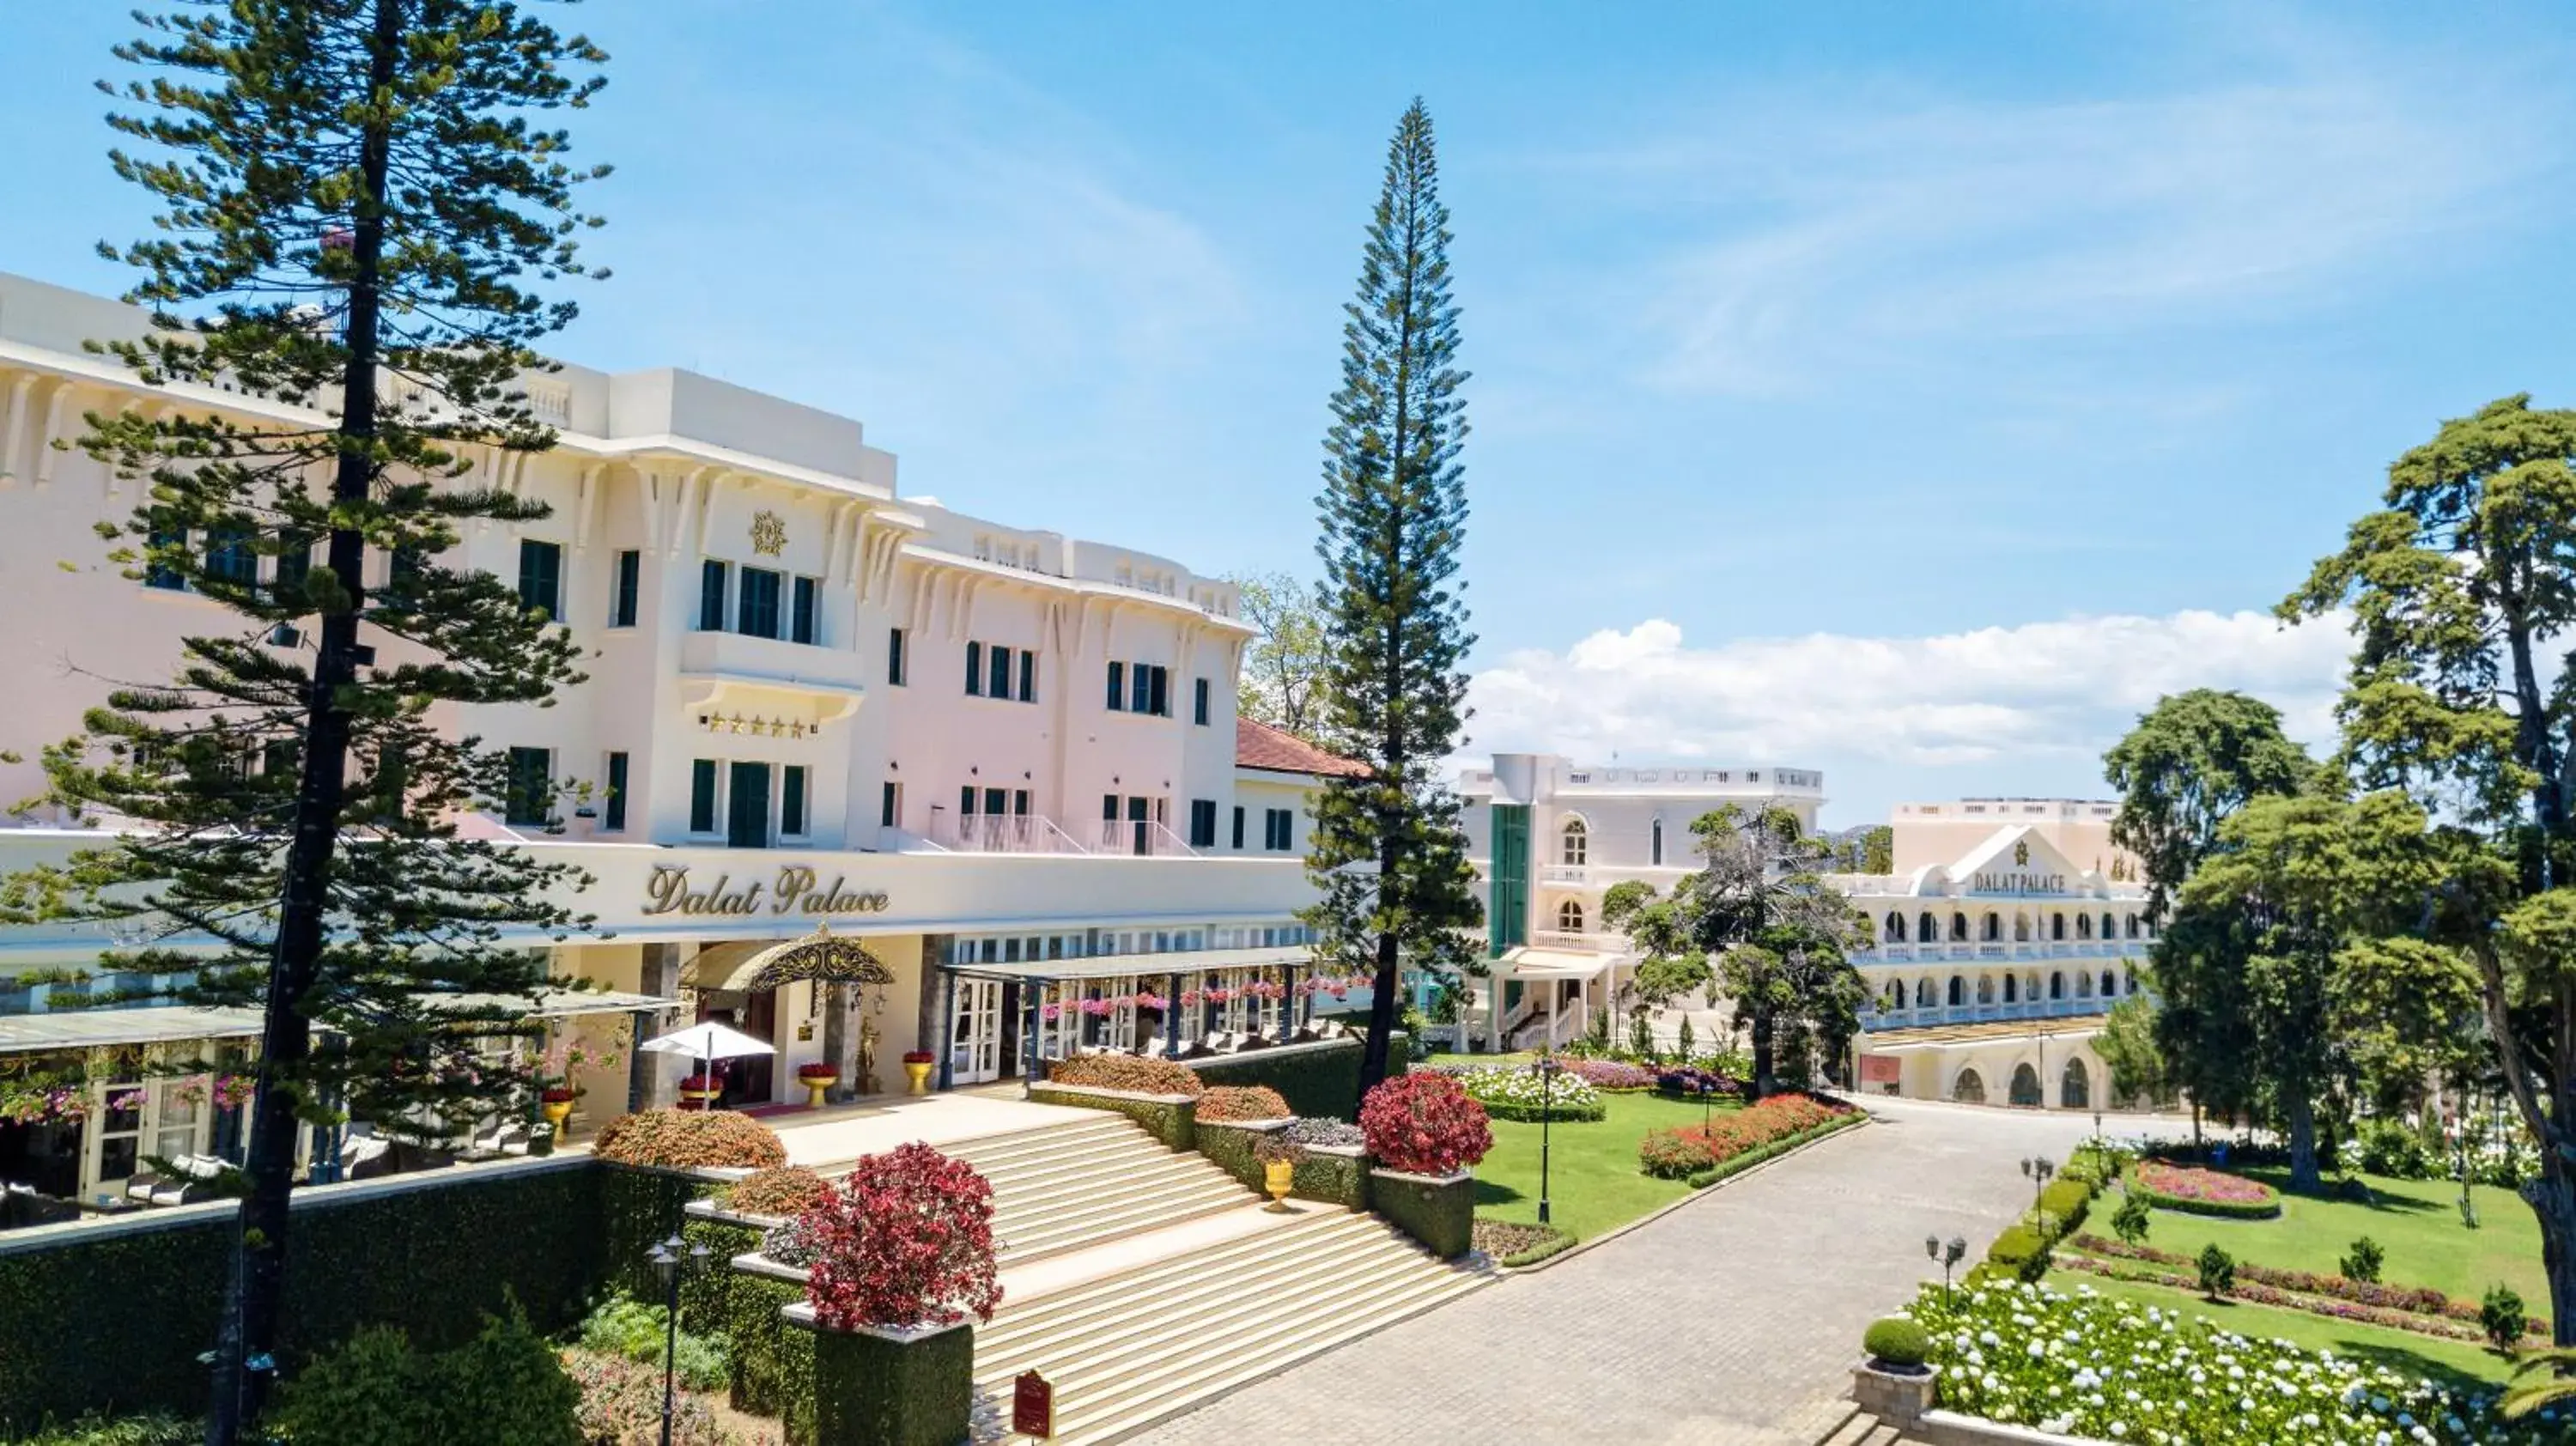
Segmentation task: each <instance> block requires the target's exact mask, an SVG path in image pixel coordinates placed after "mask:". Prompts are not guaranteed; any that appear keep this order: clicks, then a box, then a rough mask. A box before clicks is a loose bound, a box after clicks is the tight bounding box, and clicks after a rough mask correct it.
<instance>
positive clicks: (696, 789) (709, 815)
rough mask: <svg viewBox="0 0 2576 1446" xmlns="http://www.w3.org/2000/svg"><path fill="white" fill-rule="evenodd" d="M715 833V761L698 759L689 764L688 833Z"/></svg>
mask: <svg viewBox="0 0 2576 1446" xmlns="http://www.w3.org/2000/svg"><path fill="white" fill-rule="evenodd" d="M715 831H716V761H715V760H714V759H712V758H699V759H695V760H692V761H691V762H690V764H689V832H691V833H714V832H715Z"/></svg>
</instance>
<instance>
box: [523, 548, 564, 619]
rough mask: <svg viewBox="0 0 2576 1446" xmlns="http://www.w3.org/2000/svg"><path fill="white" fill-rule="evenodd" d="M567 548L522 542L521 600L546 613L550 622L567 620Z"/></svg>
mask: <svg viewBox="0 0 2576 1446" xmlns="http://www.w3.org/2000/svg"><path fill="white" fill-rule="evenodd" d="M562 589H563V548H562V547H560V546H558V545H557V544H555V543H551V542H539V541H536V540H535V539H534V538H522V539H520V541H519V601H520V602H522V603H524V604H526V605H527V606H529V607H532V608H539V609H542V610H543V611H544V612H545V615H546V618H547V620H548V621H550V622H560V621H562V619H563V590H562Z"/></svg>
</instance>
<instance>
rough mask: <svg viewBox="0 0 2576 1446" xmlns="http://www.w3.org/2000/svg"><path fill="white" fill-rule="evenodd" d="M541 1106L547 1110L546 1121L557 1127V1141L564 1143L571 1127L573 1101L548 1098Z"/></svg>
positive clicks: (557, 1142)
mask: <svg viewBox="0 0 2576 1446" xmlns="http://www.w3.org/2000/svg"><path fill="white" fill-rule="evenodd" d="M539 1108H541V1109H543V1110H544V1111H545V1115H546V1123H547V1124H549V1125H552V1126H554V1127H555V1143H556V1144H558V1145H560V1144H562V1143H563V1142H564V1136H565V1135H566V1133H568V1131H569V1129H570V1124H569V1122H570V1121H571V1119H572V1101H570V1100H547V1101H545V1102H544V1103H543V1104H542V1105H540V1106H539Z"/></svg>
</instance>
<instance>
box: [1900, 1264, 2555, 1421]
mask: <svg viewBox="0 0 2576 1446" xmlns="http://www.w3.org/2000/svg"><path fill="white" fill-rule="evenodd" d="M1908 1313H1909V1314H1910V1315H1912V1316H1913V1317H1914V1318H1915V1319H1916V1320H1918V1321H1920V1322H1922V1323H1923V1326H1924V1328H1925V1329H1926V1330H1928V1331H1929V1332H1930V1333H1931V1336H1932V1359H1933V1361H1934V1363H1935V1364H1937V1365H1939V1366H1940V1367H1941V1368H1942V1370H1941V1404H1942V1405H1943V1406H1944V1407H1946V1408H1948V1409H1950V1410H1954V1411H1958V1412H1961V1413H1963V1414H1966V1415H1973V1416H1982V1417H1985V1418H1986V1419H1988V1420H1993V1421H2001V1422H2007V1423H2011V1424H2015V1425H2023V1426H2036V1427H2038V1428H2039V1429H2041V1430H2044V1431H2054V1432H2059V1433H2063V1434H2069V1435H2075V1436H2081V1437H2086V1438H2089V1439H2093V1440H2099V1441H2129V1442H2141V1443H2147V1446H2229V1443H2238V1442H2242V1443H2248V1446H2251V1443H2256V1442H2260V1443H2263V1446H2330V1443H2331V1446H2343V1443H2374V1446H2375V1443H2379V1442H2389V1443H2397V1442H2426V1443H2432V1442H2454V1441H2479V1442H2495V1443H2504V1446H2566V1443H2576V1417H2569V1416H2567V1415H2565V1414H2563V1413H2552V1414H2550V1415H2548V1416H2534V1417H2531V1418H2529V1419H2526V1420H2523V1421H2519V1422H2507V1421H2505V1420H2504V1419H2503V1418H2502V1417H2501V1416H2500V1415H2499V1414H2498V1413H2497V1412H2496V1410H2495V1406H2494V1401H2495V1398H2494V1397H2493V1396H2492V1395H2488V1394H2484V1393H2472V1392H2467V1391H2454V1390H2450V1389H2447V1388H2445V1387H2441V1386H2436V1385H2433V1384H2431V1383H2430V1382H2427V1381H2423V1380H2420V1379H2417V1378H2415V1377H2412V1376H2408V1375H2405V1374H2403V1373H2401V1372H2397V1371H2392V1370H2386V1369H2380V1368H2372V1367H2366V1366H2364V1365H2362V1364H2361V1363H2359V1362H2357V1361H2353V1360H2349V1359H2346V1358H2343V1357H2340V1356H2334V1355H2330V1354H2325V1353H2318V1352H2310V1351H2306V1350H2302V1349H2300V1348H2299V1347H2297V1346H2293V1345H2290V1344H2288V1343H2287V1342H2283V1341H2256V1340H2248V1339H2246V1338H2245V1337H2243V1336H2239V1335H2234V1334H2232V1333H2229V1332H2226V1331H2222V1330H2218V1329H2215V1328H2207V1329H2204V1328H2203V1327H2202V1325H2200V1324H2195V1323H2193V1322H2188V1321H2185V1320H2184V1319H2183V1318H2182V1316H2181V1313H2180V1312H2176V1311H2166V1310H2159V1309H2157V1308H2155V1307H2153V1306H2140V1305H2134V1304H2131V1303H2129V1302H2126V1301H2117V1300H2111V1299H2108V1298H2106V1297H2103V1296H2098V1295H2095V1294H2093V1293H2092V1292H2091V1291H2089V1290H2081V1289H2079V1291H2078V1293H2076V1294H2074V1295H2067V1294H2064V1293H2061V1292H2059V1291H2055V1290H2051V1289H2049V1288H2047V1287H2045V1286H2034V1285H2023V1284H2019V1283H2017V1282H2001V1283H1995V1284H1989V1285H1975V1286H1965V1287H1962V1288H1960V1289H1959V1290H1957V1291H1956V1292H1955V1293H1951V1294H1948V1295H1946V1296H1945V1293H1944V1292H1943V1291H1941V1290H1940V1289H1938V1288H1933V1289H1928V1290H1926V1291H1925V1292H1924V1293H1923V1295H1922V1296H1921V1297H1919V1298H1918V1299H1916V1301H1915V1302H1914V1304H1913V1305H1912V1306H1911V1307H1909V1309H1908Z"/></svg>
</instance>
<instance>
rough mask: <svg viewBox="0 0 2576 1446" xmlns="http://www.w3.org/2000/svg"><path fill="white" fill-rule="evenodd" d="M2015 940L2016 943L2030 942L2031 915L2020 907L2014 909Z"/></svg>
mask: <svg viewBox="0 0 2576 1446" xmlns="http://www.w3.org/2000/svg"><path fill="white" fill-rule="evenodd" d="M2013 942H2014V943H2016V944H2027V943H2029V942H2030V915H2028V914H2025V913H2023V912H2021V911H2020V910H2019V909H2015V910H2014V911H2013Z"/></svg>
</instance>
